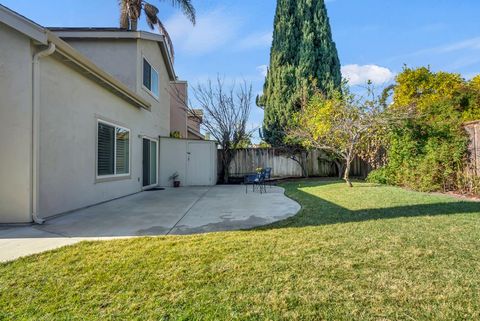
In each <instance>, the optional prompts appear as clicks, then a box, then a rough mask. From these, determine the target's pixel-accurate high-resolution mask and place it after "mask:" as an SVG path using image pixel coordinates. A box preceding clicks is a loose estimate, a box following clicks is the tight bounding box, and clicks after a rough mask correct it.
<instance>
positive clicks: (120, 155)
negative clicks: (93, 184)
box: [97, 120, 130, 177]
mask: <svg viewBox="0 0 480 321" xmlns="http://www.w3.org/2000/svg"><path fill="white" fill-rule="evenodd" d="M129 174H130V130H129V129H127V128H123V127H119V126H116V125H114V124H110V123H107V122H104V121H100V120H98V123H97V177H112V176H127V175H129Z"/></svg>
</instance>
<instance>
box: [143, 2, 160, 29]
mask: <svg viewBox="0 0 480 321" xmlns="http://www.w3.org/2000/svg"><path fill="white" fill-rule="evenodd" d="M143 11H145V15H146V16H147V24H148V26H149V27H150V29H152V30H153V29H154V28H155V25H157V24H158V23H159V21H160V19H158V12H159V10H158V8H157V7H155V6H154V5H151V4H150V3H148V2H144V4H143Z"/></svg>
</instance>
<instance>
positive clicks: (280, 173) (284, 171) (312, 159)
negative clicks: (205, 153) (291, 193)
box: [218, 148, 371, 177]
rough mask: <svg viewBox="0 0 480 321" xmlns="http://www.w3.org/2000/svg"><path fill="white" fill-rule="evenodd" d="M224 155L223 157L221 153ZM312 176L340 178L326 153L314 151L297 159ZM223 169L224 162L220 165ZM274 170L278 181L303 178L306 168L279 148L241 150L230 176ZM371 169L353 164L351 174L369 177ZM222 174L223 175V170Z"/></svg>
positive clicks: (232, 163) (364, 165) (363, 163)
mask: <svg viewBox="0 0 480 321" xmlns="http://www.w3.org/2000/svg"><path fill="white" fill-rule="evenodd" d="M219 155H220V153H219ZM296 158H297V159H299V160H300V161H301V162H302V163H303V164H305V168H306V170H307V172H308V175H309V176H320V177H328V176H336V175H337V174H338V172H337V168H336V166H335V164H334V163H333V162H331V161H328V160H326V159H325V154H324V153H323V152H322V151H319V150H314V151H310V152H308V153H306V152H303V153H299V154H297V155H296ZM218 164H219V166H221V161H219V162H218ZM259 167H261V168H266V167H271V168H272V176H274V177H302V176H303V173H302V168H301V166H300V165H299V164H298V162H296V161H294V160H293V159H291V158H289V157H288V155H287V154H285V153H283V152H282V150H279V149H275V148H248V149H238V150H237V151H236V152H235V156H234V158H233V160H232V162H231V163H230V175H231V176H232V177H241V176H243V175H244V174H245V173H254V172H255V170H256V169H257V168H259ZM370 170H371V169H370V167H369V165H368V164H367V163H366V162H364V161H362V160H361V159H358V158H357V159H355V160H354V162H353V163H352V169H351V172H350V174H351V175H352V176H356V177H366V176H367V175H368V173H369V172H370ZM218 172H219V173H220V172H221V168H219V170H218Z"/></svg>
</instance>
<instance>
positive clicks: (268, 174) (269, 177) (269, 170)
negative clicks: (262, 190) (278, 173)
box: [265, 167, 272, 188]
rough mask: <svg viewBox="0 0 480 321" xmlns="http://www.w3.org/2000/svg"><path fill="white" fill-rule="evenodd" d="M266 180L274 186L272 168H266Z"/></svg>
mask: <svg viewBox="0 0 480 321" xmlns="http://www.w3.org/2000/svg"><path fill="white" fill-rule="evenodd" d="M265 182H266V183H268V185H269V186H270V188H272V168H271V167H267V168H265Z"/></svg>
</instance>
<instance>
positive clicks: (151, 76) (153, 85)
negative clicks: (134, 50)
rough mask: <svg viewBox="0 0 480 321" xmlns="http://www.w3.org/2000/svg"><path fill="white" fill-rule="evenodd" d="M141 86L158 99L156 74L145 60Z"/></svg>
mask: <svg viewBox="0 0 480 321" xmlns="http://www.w3.org/2000/svg"><path fill="white" fill-rule="evenodd" d="M143 86H144V87H145V88H147V89H148V90H149V91H150V92H151V93H152V94H153V95H154V96H155V97H157V98H158V96H159V84H158V72H157V71H156V70H155V69H154V68H153V67H152V66H151V65H150V64H149V63H148V61H147V60H146V59H145V58H144V59H143Z"/></svg>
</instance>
